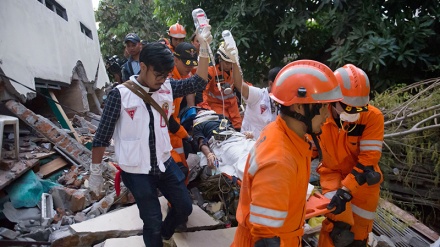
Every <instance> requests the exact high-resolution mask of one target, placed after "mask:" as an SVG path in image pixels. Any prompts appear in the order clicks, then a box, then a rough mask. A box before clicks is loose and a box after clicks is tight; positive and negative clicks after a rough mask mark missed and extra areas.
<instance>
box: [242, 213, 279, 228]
mask: <svg viewBox="0 0 440 247" xmlns="http://www.w3.org/2000/svg"><path fill="white" fill-rule="evenodd" d="M249 221H250V222H253V223H257V224H260V225H263V226H270V227H281V226H283V224H284V220H273V219H268V218H263V217H260V216H256V215H253V214H251V216H250V217H249Z"/></svg>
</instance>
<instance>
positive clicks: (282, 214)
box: [251, 204, 287, 219]
mask: <svg viewBox="0 0 440 247" xmlns="http://www.w3.org/2000/svg"><path fill="white" fill-rule="evenodd" d="M251 213H256V214H261V215H264V216H268V217H272V218H280V219H285V218H286V216H287V211H280V210H275V209H270V208H265V207H260V206H255V205H252V204H251Z"/></svg>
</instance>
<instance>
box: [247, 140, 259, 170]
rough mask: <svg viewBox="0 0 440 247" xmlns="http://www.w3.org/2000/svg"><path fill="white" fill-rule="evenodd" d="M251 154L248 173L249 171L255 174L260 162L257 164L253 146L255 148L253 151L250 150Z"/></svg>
mask: <svg viewBox="0 0 440 247" xmlns="http://www.w3.org/2000/svg"><path fill="white" fill-rule="evenodd" d="M249 155H250V158H249V169H248V173H249V174H250V175H251V176H254V175H255V173H256V172H257V170H258V164H257V162H256V161H255V147H253V148H252V149H251V151H249Z"/></svg>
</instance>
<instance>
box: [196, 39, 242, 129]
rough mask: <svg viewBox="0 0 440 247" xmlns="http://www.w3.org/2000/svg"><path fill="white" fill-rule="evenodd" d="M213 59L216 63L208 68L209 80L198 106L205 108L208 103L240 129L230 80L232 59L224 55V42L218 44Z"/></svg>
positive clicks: (238, 115) (239, 118) (235, 100)
mask: <svg viewBox="0 0 440 247" xmlns="http://www.w3.org/2000/svg"><path fill="white" fill-rule="evenodd" d="M214 59H215V64H216V65H215V66H209V68H208V74H209V75H208V80H209V81H208V85H207V86H206V89H205V90H204V91H203V102H202V103H200V104H199V106H201V107H205V108H207V107H206V105H208V106H209V108H210V109H212V110H214V111H215V112H216V113H217V114H222V115H224V116H226V117H227V118H228V119H229V120H230V121H231V122H232V125H233V126H234V129H236V130H237V131H240V129H241V122H242V118H241V116H240V110H239V108H238V102H237V97H236V95H235V93H234V83H233V81H232V64H233V62H234V61H233V60H232V59H231V58H230V57H228V56H227V55H226V51H225V47H224V43H221V44H220V46H219V48H218V50H217V53H216V54H215V58H214Z"/></svg>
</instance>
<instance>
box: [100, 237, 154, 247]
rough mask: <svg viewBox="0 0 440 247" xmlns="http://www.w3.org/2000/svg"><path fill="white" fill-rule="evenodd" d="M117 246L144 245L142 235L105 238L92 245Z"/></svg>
mask: <svg viewBox="0 0 440 247" xmlns="http://www.w3.org/2000/svg"><path fill="white" fill-rule="evenodd" d="M119 246H130V247H145V244H144V239H143V238H142V236H131V237H128V238H111V239H107V240H105V241H104V242H102V243H99V244H96V245H94V246H93V247H119Z"/></svg>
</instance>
